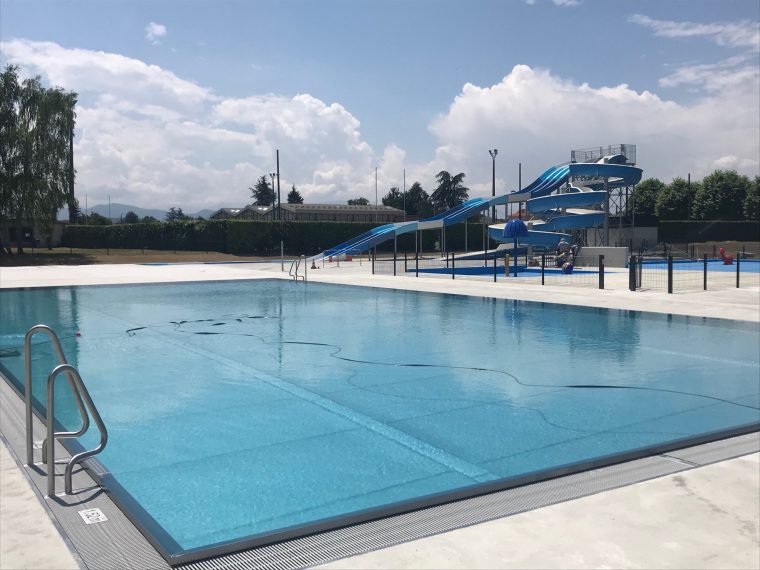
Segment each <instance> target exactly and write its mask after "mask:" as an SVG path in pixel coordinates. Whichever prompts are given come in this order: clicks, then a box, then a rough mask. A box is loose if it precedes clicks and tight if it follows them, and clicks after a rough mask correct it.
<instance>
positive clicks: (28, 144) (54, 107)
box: [0, 65, 77, 253]
mask: <svg viewBox="0 0 760 570" xmlns="http://www.w3.org/2000/svg"><path fill="white" fill-rule="evenodd" d="M18 71H19V70H18V67H16V66H11V65H9V66H7V67H6V68H5V70H4V71H3V73H2V74H0V236H4V235H5V234H6V232H7V229H8V228H7V226H8V224H9V223H11V222H13V223H14V224H15V227H16V232H17V235H22V233H23V231H22V227H23V224H24V223H25V222H27V223H32V224H34V225H39V226H41V228H42V229H43V231H46V232H50V231H51V230H52V225H53V221H54V220H55V217H56V215H57V213H58V211H59V210H60V209H61V208H62V207H63V206H64V205H65V204H67V203H69V204H70V205H72V204H73V203H74V202H73V196H71V195H70V192H69V189H70V184H71V181H72V180H73V176H74V172H73V171H72V170H71V166H70V161H69V158H70V152H69V150H70V149H69V141H70V139H71V137H72V136H73V130H74V119H75V112H74V109H75V106H76V97H77V96H76V93H73V92H66V91H64V90H62V89H59V88H51V89H48V88H45V87H43V86H42V83H41V80H40V78H39V77H35V78H32V79H26V80H24V81H23V82H21V83H19V76H18ZM17 247H18V253H23V246H22V241H21V240H18V246H17Z"/></svg>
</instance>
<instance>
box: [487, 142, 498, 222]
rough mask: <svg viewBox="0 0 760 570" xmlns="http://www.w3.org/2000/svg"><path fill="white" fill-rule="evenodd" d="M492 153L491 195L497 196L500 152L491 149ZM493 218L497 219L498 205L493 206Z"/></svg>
mask: <svg viewBox="0 0 760 570" xmlns="http://www.w3.org/2000/svg"><path fill="white" fill-rule="evenodd" d="M488 154H490V155H491V197H495V196H496V155H497V154H499V151H498V150H497V149H493V150H489V151H488ZM491 219H492V220H493V221H496V206H491Z"/></svg>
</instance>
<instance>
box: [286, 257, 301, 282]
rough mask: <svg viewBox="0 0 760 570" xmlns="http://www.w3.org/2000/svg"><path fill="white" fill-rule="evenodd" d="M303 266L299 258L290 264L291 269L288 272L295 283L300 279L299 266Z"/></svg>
mask: <svg viewBox="0 0 760 570" xmlns="http://www.w3.org/2000/svg"><path fill="white" fill-rule="evenodd" d="M300 264H301V258H300V257H297V258H295V259H294V260H293V261H292V262H291V263H290V269H289V270H288V275H290V276H291V277H292V278H293V281H296V280H297V279H298V266H299V265H300ZM294 266H295V270H296V272H295V274H294V273H293V267H294Z"/></svg>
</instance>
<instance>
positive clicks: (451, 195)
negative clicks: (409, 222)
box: [431, 170, 470, 211]
mask: <svg viewBox="0 0 760 570" xmlns="http://www.w3.org/2000/svg"><path fill="white" fill-rule="evenodd" d="M435 179H436V180H437V181H438V187H437V188H436V189H435V191H434V192H433V195H432V196H431V199H432V201H433V206H435V209H436V210H437V211H443V210H448V209H450V208H453V207H455V206H458V205H459V204H461V203H462V202H464V201H465V200H467V198H468V196H469V194H470V189H469V188H467V187H466V186H465V185H464V184H463V183H462V182H463V181H464V172H460V173H459V174H456V175H454V176H452V175H451V174H450V173H449V172H447V171H445V170H441V171H440V172H439V173H438V174H437V175H436V177H435Z"/></svg>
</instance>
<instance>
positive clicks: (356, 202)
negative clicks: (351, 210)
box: [348, 198, 369, 206]
mask: <svg viewBox="0 0 760 570" xmlns="http://www.w3.org/2000/svg"><path fill="white" fill-rule="evenodd" d="M348 205H349V206H369V200H367V199H366V198H353V199H351V200H349V201H348Z"/></svg>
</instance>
